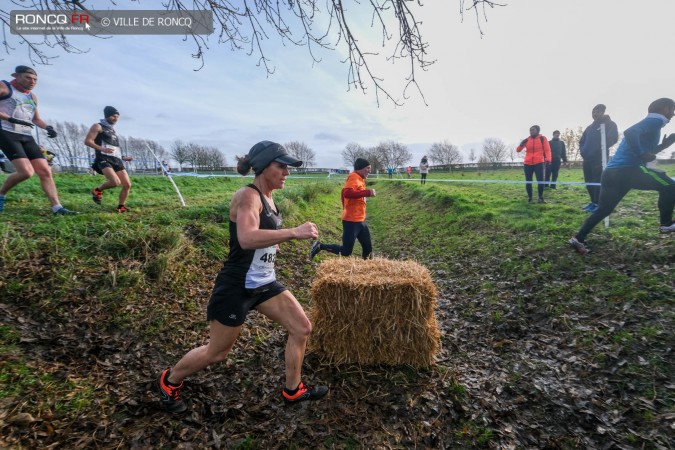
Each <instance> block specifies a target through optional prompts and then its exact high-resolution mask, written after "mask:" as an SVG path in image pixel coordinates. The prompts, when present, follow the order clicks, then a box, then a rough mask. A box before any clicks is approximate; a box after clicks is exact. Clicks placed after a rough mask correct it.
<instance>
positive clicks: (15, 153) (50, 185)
mask: <svg viewBox="0 0 675 450" xmlns="http://www.w3.org/2000/svg"><path fill="white" fill-rule="evenodd" d="M12 77H14V79H13V80H12V81H10V82H7V81H4V80H3V81H2V82H0V124H1V125H0V148H1V149H2V151H3V152H4V153H5V155H7V158H8V159H9V160H10V161H11V162H12V165H13V166H14V169H15V170H16V172H14V173H12V174H11V175H10V176H8V177H7V179H6V180H5V182H4V184H3V185H2V187H1V188H0V212H2V211H4V209H5V199H6V195H7V193H8V192H9V191H10V190H11V189H12V188H14V187H15V186H16V185H18V184H19V183H22V182H24V181H26V180H27V179H29V178H30V177H32V176H33V175H34V174H37V175H38V177H39V178H40V185H41V186H42V190H43V191H44V193H45V194H46V195H47V198H48V199H49V202H50V203H51V204H52V213H54V214H55V215H73V214H77V213H76V212H75V211H70V210H68V209H66V208H64V207H63V206H62V205H61V202H60V201H59V196H58V194H57V192H56V185H55V184H54V178H52V171H51V169H50V168H49V164H48V163H47V160H46V159H45V157H44V155H43V154H42V150H40V147H38V144H37V142H35V139H33V127H35V126H36V125H37V126H38V128H42V129H43V130H46V131H47V137H49V138H55V137H56V136H57V133H56V131H55V130H54V128H53V127H52V126H50V125H47V123H46V122H45V121H44V120H42V118H41V117H40V114H39V113H38V109H37V105H38V101H37V96H36V95H35V94H34V93H33V92H32V89H33V88H34V87H35V85H36V84H37V80H38V76H37V72H35V69H33V68H32V67H28V66H16V69H14V73H13V74H12Z"/></svg>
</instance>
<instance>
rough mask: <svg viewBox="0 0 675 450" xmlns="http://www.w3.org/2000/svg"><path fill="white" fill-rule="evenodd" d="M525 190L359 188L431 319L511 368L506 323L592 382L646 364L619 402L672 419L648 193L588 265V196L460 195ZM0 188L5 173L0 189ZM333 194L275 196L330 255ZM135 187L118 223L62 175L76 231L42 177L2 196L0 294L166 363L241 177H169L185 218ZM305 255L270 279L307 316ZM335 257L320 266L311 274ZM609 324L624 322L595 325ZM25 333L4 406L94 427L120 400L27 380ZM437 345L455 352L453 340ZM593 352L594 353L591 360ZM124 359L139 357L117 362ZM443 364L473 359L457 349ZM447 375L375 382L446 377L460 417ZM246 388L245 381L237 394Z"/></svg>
mask: <svg viewBox="0 0 675 450" xmlns="http://www.w3.org/2000/svg"><path fill="white" fill-rule="evenodd" d="M671 167H672V166H671ZM668 169H669V168H666V170H668ZM670 171H671V172H672V169H671V170H670ZM522 178H523V175H522V172H521V171H520V170H512V171H497V172H481V173H476V172H470V173H468V172H467V173H461V172H460V173H452V174H436V173H432V174H431V175H430V178H429V180H428V183H427V184H426V185H424V186H422V185H420V184H419V182H418V181H417V180H413V181H407V180H405V179H398V180H397V179H395V180H393V181H389V180H386V179H383V178H379V179H372V180H369V182H368V183H369V185H370V186H372V187H374V188H375V189H376V190H377V193H378V195H377V197H375V198H370V199H368V222H369V225H370V228H371V231H372V234H373V241H374V247H375V254H376V255H378V256H386V257H390V258H397V259H414V260H417V261H419V262H422V263H423V264H424V265H426V266H427V267H428V268H429V270H430V271H431V273H432V275H433V278H434V281H435V282H436V283H437V285H438V286H439V288H440V290H441V292H442V293H443V295H444V298H442V299H440V300H441V301H440V308H441V309H442V310H443V311H444V312H447V311H455V309H454V307H455V304H454V303H453V302H457V300H453V299H462V301H461V307H459V308H457V309H456V314H457V320H458V321H461V319H465V320H467V321H477V322H480V323H481V327H484V328H485V329H486V330H488V331H491V330H493V332H494V333H495V339H494V345H495V348H496V351H497V352H498V353H499V354H500V355H502V356H503V358H504V360H505V361H506V360H508V358H510V357H512V355H511V353H510V351H511V350H510V346H511V344H510V343H509V339H504V338H503V337H502V336H498V333H499V332H500V331H499V330H501V329H502V328H504V327H507V328H508V327H509V326H512V324H513V321H514V317H523V316H527V315H528V314H531V315H532V317H535V318H536V317H538V316H544V317H546V318H550V320H552V321H554V322H555V323H556V324H557V325H556V326H559V327H560V329H561V330H563V331H561V332H562V333H564V334H565V336H566V338H567V339H569V345H570V347H575V348H576V349H578V351H580V352H589V354H591V355H593V356H592V358H591V361H590V362H591V363H593V364H595V365H597V366H598V367H600V368H603V369H608V370H609V369H612V366H611V364H615V363H616V360H617V356H613V355H626V354H629V355H640V356H641V357H642V358H643V359H642V360H639V359H636V360H631V361H629V362H627V363H625V364H623V365H621V366H619V367H618V368H616V369H614V370H615V373H616V376H617V377H620V381H618V382H617V386H618V387H617V389H619V388H620V389H624V390H626V391H630V392H639V393H640V394H641V395H643V396H644V397H645V398H658V399H659V402H660V403H659V405H660V406H661V407H662V409H661V410H660V412H661V413H665V412H668V411H669V412H672V411H673V410H675V401H674V400H673V395H672V392H671V390H669V389H668V387H667V386H665V384H664V383H661V382H659V383H655V381H654V380H655V379H658V380H663V379H666V380H667V379H670V380H672V379H673V376H675V373H673V364H672V362H670V361H668V360H667V359H665V358H662V357H661V355H662V353H658V352H660V351H661V350H663V349H665V348H667V347H668V345H669V341H670V340H672V323H673V313H672V311H673V310H672V306H673V302H672V294H673V282H672V280H673V279H674V274H673V268H674V267H675V260H674V259H673V247H674V245H673V239H672V238H673V237H672V236H667V235H659V234H658V233H657V232H656V227H657V225H658V212H657V209H656V202H657V196H656V194H655V193H653V192H637V191H634V192H631V193H630V194H629V195H628V196H627V197H626V198H625V199H624V201H623V202H622V203H621V204H620V206H619V208H618V209H617V211H616V212H615V213H614V214H613V215H612V216H611V218H610V227H609V228H607V229H606V228H604V226H603V225H602V224H600V225H599V226H598V227H596V228H595V230H593V232H592V233H591V234H590V236H589V242H590V244H591V248H592V249H593V253H591V254H590V255H589V256H588V257H584V258H582V257H580V256H579V255H577V254H575V253H574V252H572V251H571V250H570V249H569V248H568V246H567V245H566V241H567V239H569V237H570V236H571V235H572V234H573V233H574V232H575V231H576V230H577V229H578V227H579V226H580V225H581V223H582V221H583V220H584V218H585V217H586V215H585V213H583V212H581V210H580V207H581V206H582V205H583V204H585V203H586V202H587V199H588V197H587V194H586V191H585V189H584V188H582V187H579V186H562V187H560V188H559V189H558V190H556V191H555V192H553V191H546V194H545V196H546V198H547V200H548V201H549V203H548V204H543V205H540V204H528V203H527V202H526V194H525V189H524V187H523V186H522V185H515V184H494V183H485V184H481V183H468V182H467V183H462V182H461V180H469V179H471V180H473V179H484V180H500V179H501V180H521V179H522ZM3 179H4V177H3V176H0V182H1V181H2V180H3ZM442 179H453V180H459V181H458V182H446V181H440V180H442ZM561 179H562V180H565V181H580V180H581V171H580V170H570V169H565V170H563V172H562V173H561ZM343 180H344V179H343V178H335V179H331V180H327V179H326V180H317V179H313V178H305V179H303V178H291V179H289V180H288V181H287V185H286V187H285V189H283V190H281V191H278V192H276V193H275V201H276V203H277V205H278V206H279V207H280V208H281V209H282V211H283V213H284V226H285V227H292V226H297V225H299V224H301V223H303V222H305V221H308V220H309V221H312V222H315V223H316V224H317V225H318V227H319V230H320V235H321V239H322V241H324V242H331V241H332V242H339V241H340V239H341V234H342V227H341V204H340V195H339V190H340V188H341V186H342V183H343ZM132 181H133V186H132V191H131V196H130V198H129V201H128V205H129V207H130V208H131V210H130V212H129V213H128V214H124V215H119V214H116V213H114V206H115V205H116V202H115V200H116V198H115V196H116V191H112V192H106V194H105V195H104V205H103V207H101V206H98V205H95V204H94V203H93V202H91V199H90V195H89V189H90V185H91V186H93V185H94V184H96V183H98V182H100V177H97V178H93V177H88V176H83V175H61V174H59V175H57V176H56V183H57V187H58V188H59V194H60V197H61V200H62V201H63V203H64V205H65V206H67V207H69V208H72V209H75V210H77V211H79V212H80V213H81V214H80V215H78V216H75V217H53V216H52V215H51V213H50V211H49V209H48V204H47V201H46V199H45V198H44V195H43V193H42V191H41V189H40V187H39V183H38V181H37V180H36V178H35V177H34V178H33V179H31V180H29V181H27V182H25V183H22V184H21V185H19V186H18V187H16V188H15V189H14V190H13V191H11V192H10V194H9V196H8V200H7V203H6V211H5V212H3V213H1V215H0V266H2V267H3V277H2V278H1V279H0V297H1V298H2V299H3V302H8V303H10V304H12V305H14V306H16V308H17V309H21V310H22V311H28V312H30V313H31V314H35V315H38V314H39V318H40V320H44V321H50V322H53V323H60V322H61V321H63V323H64V324H70V325H72V324H71V322H69V321H70V320H73V319H72V317H73V315H74V314H82V317H86V318H87V319H90V320H91V323H90V324H88V325H86V326H91V327H92V330H95V331H94V332H92V333H94V334H95V333H98V332H105V333H109V335H114V334H115V333H125V334H128V335H131V336H133V337H134V339H135V340H137V341H138V342H139V343H141V342H152V343H156V344H153V345H154V348H156V349H157V350H156V351H157V352H158V353H168V354H169V356H170V357H171V358H170V359H174V357H175V356H179V355H174V353H175V352H177V351H179V350H177V349H181V348H189V347H190V346H193V345H194V344H195V343H197V342H201V341H202V340H204V339H205V332H204V323H203V319H204V317H203V309H204V304H205V303H204V302H205V301H206V300H207V299H208V295H209V289H210V287H211V285H212V282H213V278H214V276H215V274H216V273H217V271H218V270H219V268H220V265H221V264H222V261H223V259H225V258H226V257H227V254H228V239H229V232H228V216H229V202H230V200H231V197H232V195H233V193H234V192H235V191H236V190H237V189H239V188H240V187H242V186H244V185H245V184H247V183H249V182H250V181H251V179H250V178H199V179H197V178H188V177H177V178H176V179H175V181H176V183H177V184H178V186H179V188H180V190H181V193H182V194H183V196H184V198H185V200H186V203H187V205H188V206H187V207H181V206H180V204H179V202H178V199H177V197H176V194H175V192H174V191H173V189H172V187H171V185H170V184H169V183H168V181H167V180H166V179H165V178H163V177H153V176H146V177H133V178H132ZM370 186H369V187H370ZM357 247H358V244H357ZM308 249H309V243H308V242H307V241H291V242H288V243H285V244H283V245H282V251H281V253H280V264H278V265H277V274H278V276H279V278H280V279H281V281H282V282H284V283H285V284H287V285H288V286H289V287H290V288H291V290H292V291H293V293H294V294H295V296H296V297H297V298H298V299H299V301H300V302H301V303H303V304H305V305H306V304H308V303H309V301H310V294H309V286H310V284H311V281H312V278H313V276H314V270H315V265H313V264H310V263H309V262H308V261H307V258H306V254H307V251H308ZM359 251H360V249H358V248H357V249H356V250H355V253H357V254H358V253H359ZM330 257H332V256H331V255H327V254H325V252H324V253H321V254H320V255H319V257H318V260H321V259H323V258H330ZM5 299H7V300H5ZM150 299H153V301H152V303H151V304H150V305H149V304H148V303H149V301H150ZM608 314H612V315H614V316H616V317H624V318H625V319H624V320H621V321H616V322H617V323H615V322H611V323H609V322H608V323H606V324H605V323H604V321H605V318H606V316H607V315H608ZM78 317H79V316H78ZM528 317H529V316H528ZM36 320H37V319H36ZM76 325H83V326H84V324H76ZM533 326H534V325H533ZM28 330H29V329H27V328H25V327H23V326H19V324H18V322H16V323H15V322H13V321H12V320H11V319H9V318H8V319H6V321H5V322H3V325H1V326H0V355H2V356H3V358H2V362H0V384H1V385H2V386H3V388H2V390H0V398H6V399H20V400H21V402H22V403H18V402H19V401H18V400H16V402H15V404H16V405H18V404H21V405H24V406H21V408H23V409H22V410H25V411H26V412H32V413H34V414H35V415H38V414H37V413H36V411H44V410H46V409H48V410H50V411H51V412H52V413H53V414H56V415H58V417H60V418H61V420H64V421H66V422H68V421H70V423H74V422H76V421H77V420H78V419H77V417H78V415H81V414H82V413H83V412H86V411H89V412H90V413H94V412H96V411H97V408H100V405H105V404H113V403H114V402H115V400H116V399H115V398H114V396H113V395H112V394H111V393H110V392H108V391H103V390H101V389H99V388H98V386H99V384H97V383H98V382H99V381H100V380H94V379H90V378H88V376H84V375H79V376H78V378H73V377H68V376H64V375H63V369H62V364H61V363H60V362H58V361H56V360H54V361H41V362H40V364H41V368H43V369H45V370H43V371H42V372H38V371H36V370H35V367H36V364H37V362H36V361H35V360H32V359H31V357H34V356H35V355H39V352H37V351H36V353H35V354H32V356H31V355H29V354H24V351H25V350H27V349H28V350H31V349H33V346H32V344H31V342H33V341H32V339H34V336H31V335H30V332H29V331H28ZM278 334H279V330H278V327H272V326H269V324H268V326H267V327H266V328H264V329H257V328H252V329H251V332H250V336H251V340H252V342H253V343H254V346H255V347H257V348H260V349H261V351H267V352H269V351H270V350H269V349H267V348H268V347H269V346H270V345H271V344H274V345H276V344H277V342H276V341H278V340H279V337H278V336H277V335H278ZM158 337H161V339H159V338H158ZM22 338H23V340H24V341H25V342H22ZM443 339H447V337H445V336H444V337H443ZM467 339H470V335H468V337H467ZM106 345H109V344H107V343H106ZM443 345H444V347H446V348H453V347H452V342H449V341H447V340H446V341H444V344H443ZM598 346H600V347H601V348H602V349H603V350H602V351H595V348H596V347H598ZM607 349H609V350H611V351H610V352H608V351H607ZM657 350H658V352H657ZM127 352H133V349H124V350H123V353H127ZM452 357H453V358H458V359H465V358H467V357H468V356H467V355H465V354H462V353H461V352H458V353H457V354H453V355H452ZM232 361H233V364H235V365H236V363H237V361H240V362H241V363H242V364H246V365H249V366H255V365H256V364H258V363H259V357H258V356H257V355H242V354H237V353H236V351H235V352H234V353H233V355H232ZM120 364H122V363H120ZM443 364H446V363H443ZM537 364H539V363H537ZM452 367H453V366H452V365H447V366H446V365H439V367H438V370H437V371H435V372H434V373H433V375H430V374H426V373H420V372H418V371H415V370H412V369H410V368H397V369H396V370H392V371H391V372H389V373H388V374H387V376H386V377H383V379H379V380H378V381H379V382H381V383H382V386H381V387H380V388H381V389H382V390H385V391H386V390H387V389H391V390H392V391H393V392H395V391H397V390H402V391H407V390H410V389H414V387H415V386H416V385H418V384H423V383H424V382H428V379H429V377H437V378H441V379H443V380H444V381H442V382H441V383H440V385H439V390H441V391H444V395H448V397H449V398H451V399H453V400H452V401H453V402H457V403H463V402H470V401H471V392H470V390H469V389H467V388H466V387H465V386H464V384H463V383H462V379H461V377H459V376H457V374H455V373H454V371H453V369H452ZM533 367H536V364H535V363H533ZM92 376H93V375H92ZM332 376H334V377H335V380H337V381H340V382H344V383H349V382H352V381H353V380H354V379H357V380H359V377H361V376H363V375H360V374H358V373H340V372H339V371H337V373H334V374H332ZM529 376H530V374H528V373H526V372H525V371H524V369H520V370H515V369H512V368H511V367H505V377H506V378H507V382H508V383H509V386H511V387H512V388H514V389H515V388H516V387H517V386H519V385H520V384H521V383H523V382H525V381H526V380H528V378H529ZM425 380H426V381H425ZM628 380H629V381H628ZM337 381H336V382H337ZM143 382H145V381H141V382H138V383H139V384H142V383H143ZM250 384H253V383H252V381H251V380H246V381H245V382H243V383H242V385H244V386H249V385H250ZM636 408H637V407H636ZM664 411H665V412H664ZM643 416H644V417H643V418H642V419H641V420H643V422H644V426H645V427H647V428H649V427H650V426H652V425H653V422H654V418H653V417H652V416H648V415H646V413H645V414H643ZM465 419H466V418H465ZM456 425H457V426H456V428H455V429H454V430H448V433H452V434H454V435H455V436H456V438H457V439H458V440H460V441H461V442H463V443H465V444H466V446H467V447H471V446H475V447H479V448H480V447H487V446H489V445H490V443H493V444H494V443H495V442H496V439H497V435H496V433H495V432H494V431H493V430H491V429H489V428H488V427H486V426H485V424H484V423H483V422H482V421H480V420H478V419H476V420H464V422H462V423H461V424H459V423H458V424H456ZM386 426H387V425H380V427H381V429H382V431H383V434H382V435H383V436H384V435H387V433H394V434H395V433H396V431H394V430H392V429H386ZM335 433H336V437H335V438H330V439H327V440H325V441H324V442H323V443H324V446H326V447H330V446H335V447H340V448H360V441H359V440H360V439H362V438H363V437H360V436H359V435H358V434H355V433H353V432H352V431H351V430H349V429H347V428H346V429H344V430H342V429H337V430H336V431H335ZM641 434H642V433H637V434H631V437H626V438H625V441H624V442H625V443H628V441H630V440H634V441H635V442H634V445H638V444H643V443H644V441H643V440H642V438H640V435H641ZM567 439H570V442H572V438H567ZM261 442H263V441H261V440H259V439H258V437H257V436H256V437H255V438H254V437H251V436H249V435H245V434H239V440H238V441H236V442H230V444H231V445H232V448H262V447H261V445H263V444H261ZM561 442H562V441H561ZM128 443H129V442H127V444H128ZM292 445H294V444H289V448H291V447H292ZM298 445H300V446H301V444H298ZM570 448H573V446H570Z"/></svg>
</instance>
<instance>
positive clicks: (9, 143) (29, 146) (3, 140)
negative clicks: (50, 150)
mask: <svg viewBox="0 0 675 450" xmlns="http://www.w3.org/2000/svg"><path fill="white" fill-rule="evenodd" d="M0 149H2V152H3V153H4V154H5V156H7V159H9V160H10V161H14V160H15V159H19V158H28V159H29V160H31V161H32V160H34V159H40V158H42V159H44V157H45V155H43V154H42V150H40V147H39V146H38V145H37V142H35V139H33V136H29V135H27V134H19V133H12V132H11V131H5V130H2V129H0Z"/></svg>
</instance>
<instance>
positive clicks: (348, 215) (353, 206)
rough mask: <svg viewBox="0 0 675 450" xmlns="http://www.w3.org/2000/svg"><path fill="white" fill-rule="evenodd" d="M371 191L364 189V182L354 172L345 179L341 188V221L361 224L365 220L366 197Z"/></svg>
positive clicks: (371, 193) (370, 194)
mask: <svg viewBox="0 0 675 450" xmlns="http://www.w3.org/2000/svg"><path fill="white" fill-rule="evenodd" d="M372 195H373V191H372V190H370V189H366V180H365V179H364V178H363V177H361V175H359V174H358V173H356V172H352V173H350V174H349V176H348V177H347V181H346V182H345V186H344V187H343V188H342V220H347V221H349V222H363V221H365V220H366V197H370V196H372Z"/></svg>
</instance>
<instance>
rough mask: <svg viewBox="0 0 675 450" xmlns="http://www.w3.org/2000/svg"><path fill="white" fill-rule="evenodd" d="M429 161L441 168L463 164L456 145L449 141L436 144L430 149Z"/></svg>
mask: <svg viewBox="0 0 675 450" xmlns="http://www.w3.org/2000/svg"><path fill="white" fill-rule="evenodd" d="M429 159H430V160H431V161H433V162H434V164H436V165H439V166H450V165H452V164H459V163H461V162H462V159H463V158H462V154H461V153H460V152H459V148H457V146H456V145H455V144H452V143H450V142H449V141H448V140H445V141H442V142H434V143H433V144H431V148H430V149H429Z"/></svg>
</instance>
